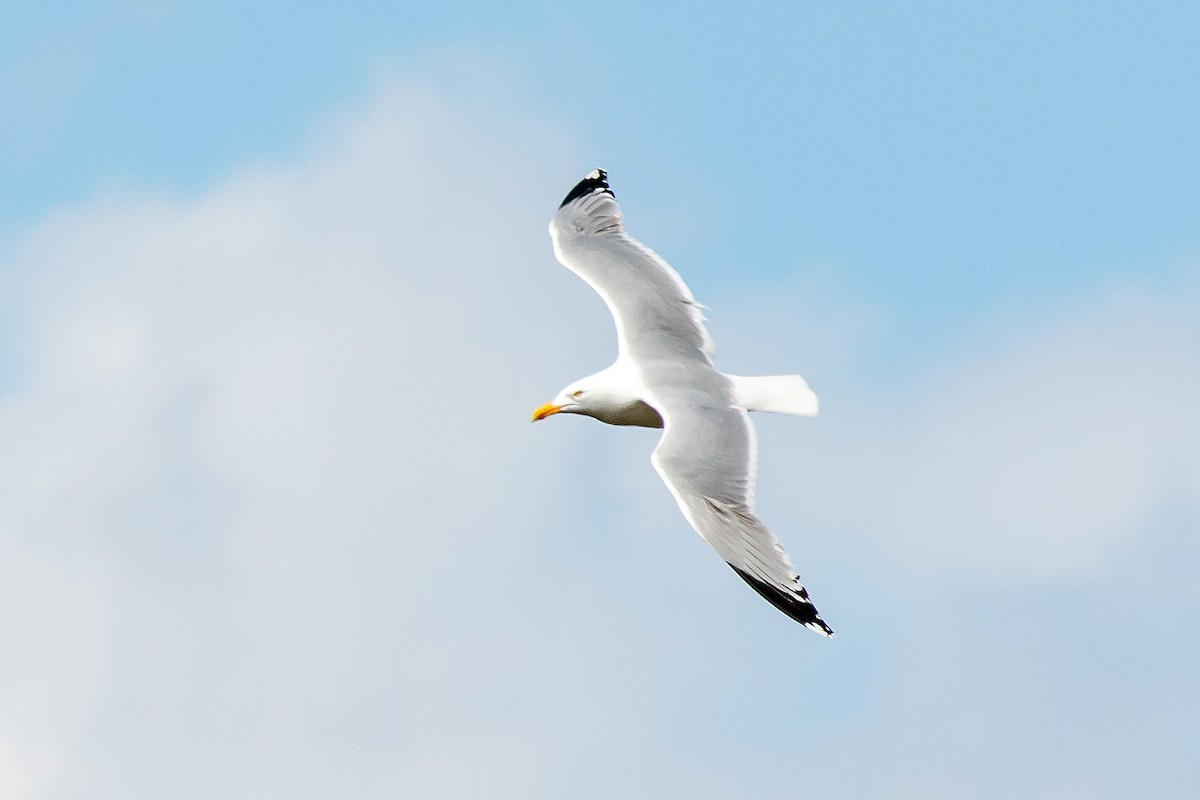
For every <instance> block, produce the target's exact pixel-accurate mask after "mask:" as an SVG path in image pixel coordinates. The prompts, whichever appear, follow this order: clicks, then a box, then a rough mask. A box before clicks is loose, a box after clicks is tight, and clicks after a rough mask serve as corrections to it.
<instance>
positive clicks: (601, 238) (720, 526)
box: [534, 170, 833, 636]
mask: <svg viewBox="0 0 1200 800" xmlns="http://www.w3.org/2000/svg"><path fill="white" fill-rule="evenodd" d="M550 237H551V239H552V240H553V242H554V254H555V256H556V257H557V258H558V260H559V261H560V262H561V263H562V264H563V265H564V266H566V267H567V268H568V269H570V270H571V271H572V272H574V273H575V274H576V275H578V276H579V277H580V278H582V279H583V280H584V281H586V282H587V283H588V285H589V286H591V287H592V288H593V289H595V290H596V292H597V293H598V294H599V295H600V297H601V298H603V300H604V302H605V303H606V304H607V305H608V308H609V311H611V312H612V315H613V319H614V321H615V322H616V325H617V360H616V362H615V363H614V364H613V365H612V366H610V367H608V368H607V369H605V370H602V371H600V372H598V373H596V374H594V375H590V376H588V377H586V378H583V379H581V380H579V381H576V382H575V383H573V384H571V385H570V386H568V387H567V388H565V389H563V391H562V392H560V393H559V395H558V396H557V397H556V398H555V399H554V401H553V402H551V403H547V404H546V405H544V406H542V407H541V408H539V409H538V410H537V411H535V412H534V419H535V420H538V419H543V418H545V417H548V416H550V415H552V414H557V413H560V412H561V413H573V414H584V415H587V416H591V417H594V418H596V419H599V420H601V421H602V422H607V423H609V424H612V425H638V426H643V427H661V428H663V429H664V431H663V436H662V439H660V440H659V443H658V446H657V447H656V448H655V450H654V454H653V455H652V456H651V462H652V463H653V464H654V468H655V469H656V470H657V471H658V474H659V475H660V476H661V477H662V479H663V481H664V482H665V483H666V484H667V488H668V489H670V490H671V494H672V495H674V497H675V500H676V502H678V503H679V508H680V510H681V511H682V512H683V515H684V517H685V518H686V519H687V521H688V522H689V523H690V524H691V525H692V527H693V528H695V529H696V532H697V533H699V534H700V536H701V537H702V538H703V539H704V541H706V542H708V543H709V545H711V546H712V548H713V549H714V550H716V551H717V553H718V554H719V555H720V556H721V558H723V559H725V561H726V562H728V563H729V565H730V566H731V567H733V569H734V570H735V571H736V572H737V573H738V574H739V575H740V576H741V577H742V578H743V579H744V580H745V581H746V582H747V583H748V584H750V585H751V586H752V587H753V588H754V589H755V590H756V591H757V592H758V593H759V594H760V595H762V596H763V597H764V598H766V599H767V600H769V601H770V602H771V603H772V604H774V605H775V606H776V607H777V608H779V609H780V610H781V611H783V612H784V613H786V614H787V615H788V616H790V617H791V618H792V619H794V620H796V621H797V622H800V623H801V624H803V625H805V626H806V627H808V628H811V629H812V630H815V631H817V632H818V633H821V634H823V635H825V636H832V635H833V631H832V629H830V627H829V626H828V625H826V624H825V622H824V621H823V620H822V619H821V617H820V615H819V614H818V613H817V609H816V607H815V606H814V605H813V603H812V601H811V600H810V599H809V597H808V592H807V591H806V590H805V589H804V587H803V586H802V585H801V584H800V580H799V578H798V577H797V575H796V571H795V570H794V569H793V568H792V563H791V561H790V560H789V559H788V557H787V554H786V553H784V551H783V548H782V546H780V544H779V540H778V539H776V538H775V536H774V535H773V534H772V533H771V532H770V531H769V530H767V528H766V526H764V525H763V523H762V522H761V521H760V520H759V519H758V517H757V516H755V514H754V484H755V468H756V467H755V465H756V453H755V441H754V428H753V426H752V425H751V423H750V419H749V415H748V414H747V411H776V412H781V413H787V414H802V415H808V416H812V415H815V414H816V413H817V396H816V394H814V393H813V391H812V390H811V389H810V388H809V387H808V384H807V383H805V382H804V379H803V378H801V377H800V376H799V375H775V376H768V377H742V376H736V375H724V374H722V373H721V372H718V371H717V369H716V367H715V366H714V364H713V345H712V339H711V338H710V337H709V335H708V331H707V330H706V329H705V327H704V316H703V314H702V313H701V308H700V306H699V304H697V303H696V300H695V298H694V297H692V293H691V291H690V290H689V289H688V288H687V285H686V284H684V282H683V279H682V278H680V277H679V274H678V273H677V272H675V270H673V269H672V268H671V266H670V265H669V264H667V262H666V261H664V260H663V259H662V258H660V257H659V256H658V255H657V254H655V253H654V252H653V251H651V250H650V249H649V248H647V247H645V246H644V245H642V243H641V242H639V241H637V240H636V239H634V238H632V237H631V236H629V234H628V233H626V231H625V225H624V221H623V219H622V217H621V210H620V207H619V206H618V205H617V201H616V198H615V197H614V196H613V193H612V190H611V188H609V185H608V177H607V175H606V174H605V172H604V171H603V170H596V171H594V172H592V173H590V174H589V175H588V176H587V177H585V178H584V179H583V180H582V181H580V182H579V184H578V185H576V186H575V188H573V189H572V190H571V191H570V192H569V193H568V194H567V197H566V199H565V200H563V203H562V205H561V206H560V207H559V209H558V212H557V213H556V214H555V215H554V219H553V220H552V221H551V223H550Z"/></svg>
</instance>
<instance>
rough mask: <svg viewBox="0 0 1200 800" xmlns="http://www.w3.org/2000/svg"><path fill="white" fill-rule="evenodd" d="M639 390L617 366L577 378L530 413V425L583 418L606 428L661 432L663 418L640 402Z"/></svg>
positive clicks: (626, 371)
mask: <svg viewBox="0 0 1200 800" xmlns="http://www.w3.org/2000/svg"><path fill="white" fill-rule="evenodd" d="M640 395H641V391H640V387H639V386H638V385H637V384H636V383H635V382H633V381H632V378H631V375H630V373H629V372H628V370H624V369H621V368H620V367H619V366H618V365H614V366H612V367H609V368H608V369H606V370H602V371H601V372H597V373H596V374H595V375H589V376H588V377H586V378H580V379H579V380H577V381H575V382H574V383H572V384H571V385H570V386H568V387H567V388H565V389H563V390H562V391H561V392H559V393H558V396H556V397H555V398H554V399H553V400H552V401H550V402H549V403H546V405H544V406H541V407H539V408H538V409H536V410H535V411H534V412H533V421H534V422H537V421H538V420H539V419H545V418H546V417H549V416H552V415H554V414H583V415H584V416H587V417H592V418H594V419H598V420H600V421H601V422H607V423H608V424H609V425H637V426H640V427H645V428H661V427H662V417H660V416H659V415H658V412H657V411H655V410H654V409H653V408H651V407H650V406H648V405H646V403H645V402H643V401H642V399H641V397H640Z"/></svg>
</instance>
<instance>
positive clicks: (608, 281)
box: [550, 169, 713, 366]
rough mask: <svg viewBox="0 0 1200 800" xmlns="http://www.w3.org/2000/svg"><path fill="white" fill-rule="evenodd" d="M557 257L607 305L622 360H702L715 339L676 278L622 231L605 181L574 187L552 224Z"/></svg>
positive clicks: (597, 177)
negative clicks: (615, 328) (614, 324)
mask: <svg viewBox="0 0 1200 800" xmlns="http://www.w3.org/2000/svg"><path fill="white" fill-rule="evenodd" d="M550 238H551V239H553V241H554V255H555V257H556V258H557V259H558V260H559V262H560V263H561V264H562V265H563V266H565V267H566V268H567V269H569V270H571V271H572V272H574V273H575V274H576V275H578V276H579V277H580V278H583V280H584V281H586V282H587V284H588V285H589V286H591V287H592V288H593V289H595V290H596V293H597V294H599V295H600V297H601V298H603V299H604V302H605V304H606V305H607V306H608V310H609V311H610V312H611V313H612V315H613V320H614V321H615V322H616V324H617V347H618V350H619V354H620V356H632V357H634V358H637V359H644V358H674V359H686V360H693V361H694V360H702V361H704V362H706V363H707V364H708V365H709V366H711V365H712V353H713V346H712V339H711V338H710V337H709V335H708V331H707V330H706V329H705V327H704V315H703V314H702V313H701V307H700V305H699V304H698V303H697V302H696V299H695V298H694V297H692V293H691V291H690V290H689V289H688V287H687V286H686V285H685V284H684V282H683V279H682V278H680V277H679V273H677V272H676V271H675V270H673V269H672V268H671V265H670V264H668V263H667V262H666V261H664V260H663V259H662V258H660V257H659V256H658V255H657V254H656V253H655V252H654V251H652V250H650V249H649V248H648V247H646V246H645V245H643V244H642V243H641V242H639V241H637V240H636V239H634V238H633V237H632V236H630V235H629V234H628V233H626V232H625V223H624V221H623V219H622V217H621V209H620V207H619V206H618V205H617V199H616V197H614V196H613V193H612V189H610V188H609V186H608V175H607V174H606V173H605V172H604V170H602V169H598V170H596V171H594V172H592V173H591V174H589V175H588V176H587V177H586V178H584V179H583V180H582V181H580V182H579V184H578V185H577V186H575V188H574V189H572V190H571V192H570V193H569V194H568V195H567V198H566V199H565V200H563V202H562V205H561V206H559V209H558V212H557V213H555V215H554V218H553V219H552V220H551V221H550Z"/></svg>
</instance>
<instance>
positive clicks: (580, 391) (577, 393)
mask: <svg viewBox="0 0 1200 800" xmlns="http://www.w3.org/2000/svg"><path fill="white" fill-rule="evenodd" d="M571 397H583V389H576V390H575V391H573V392H571Z"/></svg>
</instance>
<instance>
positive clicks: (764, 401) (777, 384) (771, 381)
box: [725, 375, 818, 417]
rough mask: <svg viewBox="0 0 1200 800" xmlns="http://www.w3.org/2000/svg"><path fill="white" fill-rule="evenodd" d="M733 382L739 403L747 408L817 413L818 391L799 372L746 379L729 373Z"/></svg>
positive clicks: (801, 413)
mask: <svg viewBox="0 0 1200 800" xmlns="http://www.w3.org/2000/svg"><path fill="white" fill-rule="evenodd" d="M725 377H726V378H729V380H731V381H732V382H733V391H734V394H735V395H736V396H737V403H738V405H739V406H741V407H742V408H744V409H746V410H747V411H774V412H775V413H777V414H799V415H800V416H802V417H815V416H816V415H817V409H818V401H817V393H816V392H814V391H813V390H812V389H810V388H808V384H807V383H805V381H804V378H801V377H800V376H799V375H760V376H758V377H754V378H746V377H743V376H741V375H726V376H725Z"/></svg>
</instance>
